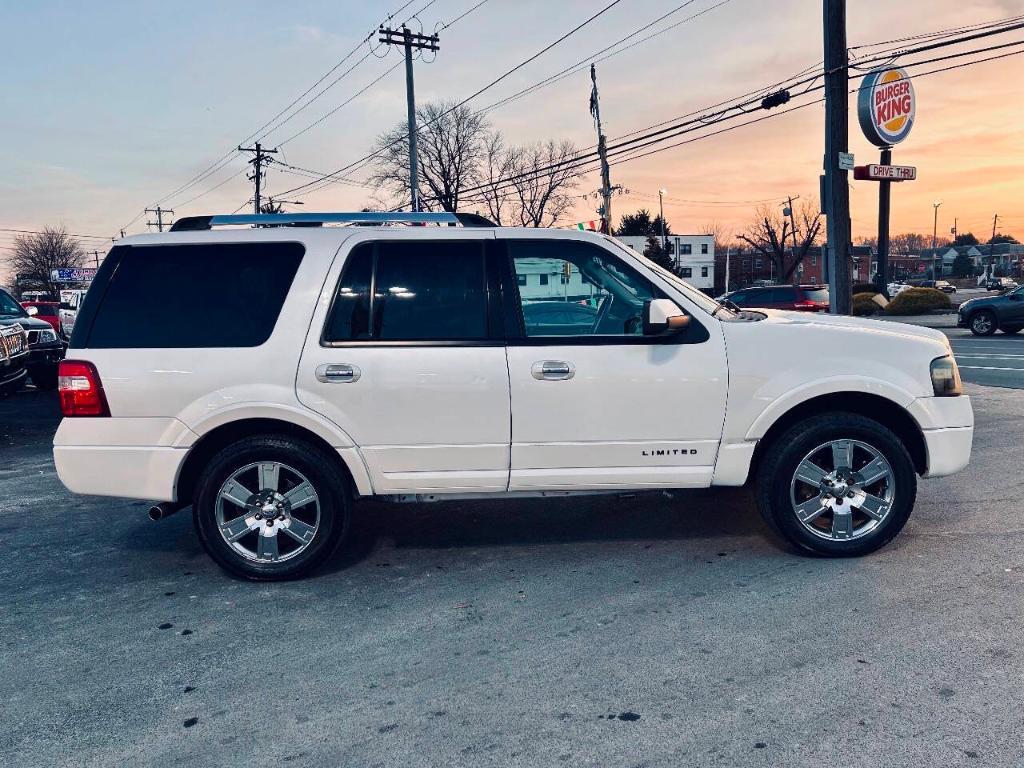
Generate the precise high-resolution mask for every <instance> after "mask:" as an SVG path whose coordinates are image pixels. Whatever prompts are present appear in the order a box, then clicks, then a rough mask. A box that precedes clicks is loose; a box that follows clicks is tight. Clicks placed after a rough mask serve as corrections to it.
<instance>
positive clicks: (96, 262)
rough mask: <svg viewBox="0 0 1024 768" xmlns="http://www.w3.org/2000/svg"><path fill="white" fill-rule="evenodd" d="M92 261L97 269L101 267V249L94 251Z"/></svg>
mask: <svg viewBox="0 0 1024 768" xmlns="http://www.w3.org/2000/svg"><path fill="white" fill-rule="evenodd" d="M92 261H93V265H94V266H95V267H96V268H97V269H99V266H100V252H99V251H93V252H92Z"/></svg>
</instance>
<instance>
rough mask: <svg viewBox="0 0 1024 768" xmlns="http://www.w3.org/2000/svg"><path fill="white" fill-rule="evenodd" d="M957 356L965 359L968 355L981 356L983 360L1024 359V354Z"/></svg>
mask: <svg viewBox="0 0 1024 768" xmlns="http://www.w3.org/2000/svg"><path fill="white" fill-rule="evenodd" d="M957 357H962V358H964V359H966V358H968V357H970V358H979V359H981V360H1020V359H1024V355H957Z"/></svg>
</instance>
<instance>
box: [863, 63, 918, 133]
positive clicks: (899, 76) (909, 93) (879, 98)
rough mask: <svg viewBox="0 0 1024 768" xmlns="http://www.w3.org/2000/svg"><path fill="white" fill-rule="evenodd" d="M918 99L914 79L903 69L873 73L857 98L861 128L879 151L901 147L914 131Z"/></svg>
mask: <svg viewBox="0 0 1024 768" xmlns="http://www.w3.org/2000/svg"><path fill="white" fill-rule="evenodd" d="M916 111H917V98H916V97H915V96H914V84H913V83H912V82H910V75H908V74H907V72H906V70H903V69H876V70H875V71H873V72H869V73H868V74H867V76H866V77H865V78H864V82H863V83H861V86H860V89H859V91H858V94H857V113H858V116H859V118H860V128H861V130H862V131H864V135H865V136H867V137H868V141H870V142H871V143H872V144H874V145H875V146H878V147H891V146H892V145H893V144H899V143H900V142H901V141H903V140H904V139H905V138H907V136H908V135H910V129H911V128H913V127H914V115H915V112H916Z"/></svg>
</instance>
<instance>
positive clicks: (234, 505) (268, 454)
mask: <svg viewBox="0 0 1024 768" xmlns="http://www.w3.org/2000/svg"><path fill="white" fill-rule="evenodd" d="M350 508H351V491H350V486H349V481H348V478H347V477H346V476H345V474H344V473H343V472H342V470H341V469H340V467H339V466H338V463H337V460H335V459H334V458H333V457H331V456H329V455H327V454H326V453H325V452H323V451H322V450H320V449H319V448H318V447H316V446H315V445H311V444H308V443H306V442H304V441H301V440H296V439H294V438H291V437H285V436H270V435H268V436H260V437H251V438H246V439H244V440H241V441H239V442H237V443H234V444H232V445H229V446H228V447H226V448H224V449H223V450H221V451H220V452H219V453H218V454H217V455H216V456H214V458H213V460H212V461H211V462H210V464H209V465H208V466H207V468H206V470H205V471H204V473H203V475H202V477H201V478H200V480H199V486H198V495H197V497H196V501H195V503H194V504H193V520H194V522H195V526H196V531H197V532H198V534H199V539H200V541H201V542H202V544H203V547H204V548H205V549H206V551H207V552H208V553H209V554H210V556H211V557H212V558H213V559H214V560H215V561H216V562H217V564H218V565H220V566H221V567H222V568H224V569H226V570H228V571H230V572H231V573H233V574H235V575H238V576H241V577H243V578H247V579H254V580H261V581H271V580H279V579H291V578H297V577H299V576H303V575H305V574H307V573H309V572H310V571H311V570H313V569H314V568H316V567H317V566H319V565H320V564H321V563H323V561H324V560H325V559H327V558H328V557H330V555H331V553H332V552H334V550H335V549H336V548H337V546H338V544H339V543H340V542H341V540H342V539H343V538H344V536H345V533H346V532H347V530H348V524H349V517H350Z"/></svg>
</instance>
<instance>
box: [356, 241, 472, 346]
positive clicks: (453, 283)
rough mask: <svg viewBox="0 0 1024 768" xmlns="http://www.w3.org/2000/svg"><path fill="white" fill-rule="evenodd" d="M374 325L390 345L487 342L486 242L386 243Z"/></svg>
mask: <svg viewBox="0 0 1024 768" xmlns="http://www.w3.org/2000/svg"><path fill="white" fill-rule="evenodd" d="M374 326H375V328H374V331H375V332H374V338H378V339H382V340H384V341H406V340H422V339H437V340H457V339H485V338H487V294H486V286H485V283H484V252H483V245H482V243H474V242H447V243H446V242H430V241H420V242H418V243H402V242H383V243H381V244H380V251H379V255H378V257H377V274H376V288H375V289H374Z"/></svg>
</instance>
